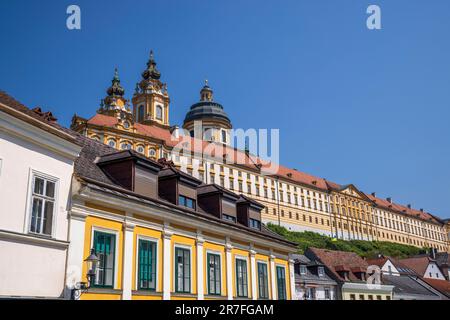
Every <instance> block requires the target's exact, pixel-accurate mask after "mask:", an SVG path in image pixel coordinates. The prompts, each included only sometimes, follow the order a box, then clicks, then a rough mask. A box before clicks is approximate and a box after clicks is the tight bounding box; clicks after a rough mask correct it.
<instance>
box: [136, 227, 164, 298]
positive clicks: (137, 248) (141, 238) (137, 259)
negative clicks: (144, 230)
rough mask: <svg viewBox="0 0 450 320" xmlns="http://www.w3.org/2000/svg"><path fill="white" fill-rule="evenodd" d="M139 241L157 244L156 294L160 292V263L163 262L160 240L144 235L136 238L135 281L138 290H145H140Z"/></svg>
mask: <svg viewBox="0 0 450 320" xmlns="http://www.w3.org/2000/svg"><path fill="white" fill-rule="evenodd" d="M139 240H144V241H150V242H153V243H155V244H156V246H155V251H156V281H155V292H159V291H158V288H159V266H160V263H161V261H162V257H160V256H159V239H158V238H154V237H149V236H144V235H140V234H138V235H137V236H136V248H135V251H136V266H135V271H136V273H135V274H136V277H135V279H134V281H135V284H136V287H135V288H136V290H143V289H139Z"/></svg>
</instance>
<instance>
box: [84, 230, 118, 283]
mask: <svg viewBox="0 0 450 320" xmlns="http://www.w3.org/2000/svg"><path fill="white" fill-rule="evenodd" d="M95 231H98V232H103V233H109V234H113V235H115V236H116V241H115V248H114V279H113V289H116V288H118V273H119V261H118V260H119V259H118V254H119V241H120V237H119V231H117V230H114V229H108V228H103V227H100V226H92V229H91V244H90V247H89V252H90V251H91V249H92V248H93V247H94V232H95ZM122 271H123V270H122Z"/></svg>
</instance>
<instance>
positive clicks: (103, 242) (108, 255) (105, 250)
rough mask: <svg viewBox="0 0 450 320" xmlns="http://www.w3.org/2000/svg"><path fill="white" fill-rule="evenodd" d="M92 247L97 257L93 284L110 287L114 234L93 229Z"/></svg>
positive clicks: (112, 272)
mask: <svg viewBox="0 0 450 320" xmlns="http://www.w3.org/2000/svg"><path fill="white" fill-rule="evenodd" d="M94 249H95V254H96V255H97V257H98V258H99V262H98V265H97V272H96V274H95V280H94V286H96V287H109V288H112V287H113V286H114V264H115V249H116V236H115V235H114V234H111V233H106V232H100V231H94Z"/></svg>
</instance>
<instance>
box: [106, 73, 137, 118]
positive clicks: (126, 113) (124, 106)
mask: <svg viewBox="0 0 450 320" xmlns="http://www.w3.org/2000/svg"><path fill="white" fill-rule="evenodd" d="M106 93H107V96H106V97H105V98H104V99H102V100H101V102H100V108H99V109H98V110H97V113H101V114H105V115H108V116H112V117H116V118H120V119H129V120H131V117H132V114H131V109H130V107H129V106H130V103H129V101H128V100H127V99H125V97H124V95H125V89H124V88H123V87H122V85H121V84H120V79H119V72H118V71H117V68H116V69H115V71H114V78H113V79H112V81H111V86H110V87H109V88H108V89H107V90H106Z"/></svg>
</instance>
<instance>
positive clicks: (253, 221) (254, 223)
mask: <svg viewBox="0 0 450 320" xmlns="http://www.w3.org/2000/svg"><path fill="white" fill-rule="evenodd" d="M249 227H250V228H253V229H257V230H261V222H260V221H258V220H256V219H250V225H249Z"/></svg>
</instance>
